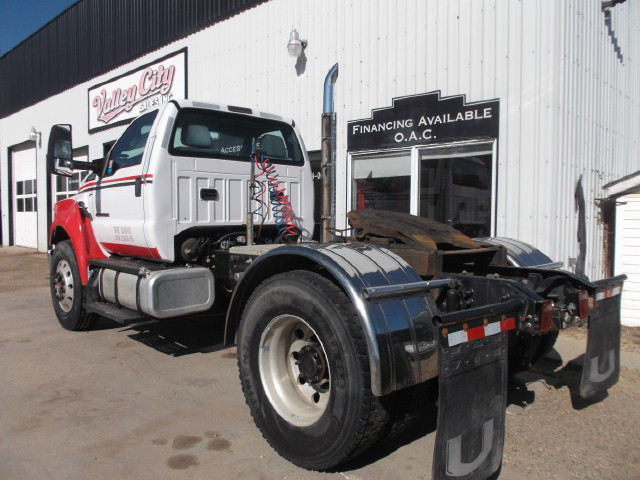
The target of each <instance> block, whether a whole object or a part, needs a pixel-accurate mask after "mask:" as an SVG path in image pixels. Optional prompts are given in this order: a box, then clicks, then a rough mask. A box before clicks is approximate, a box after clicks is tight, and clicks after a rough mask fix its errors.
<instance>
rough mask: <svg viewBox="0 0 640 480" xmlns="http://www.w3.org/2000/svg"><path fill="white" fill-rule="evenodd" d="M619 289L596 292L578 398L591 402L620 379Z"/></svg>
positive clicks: (590, 315)
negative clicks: (589, 399) (590, 400)
mask: <svg viewBox="0 0 640 480" xmlns="http://www.w3.org/2000/svg"><path fill="white" fill-rule="evenodd" d="M621 291H622V286H621V285H617V286H613V287H610V288H602V289H599V290H598V292H597V293H596V295H595V298H596V305H595V308H594V309H593V310H591V312H590V313H589V338H588V340H587V353H586V355H585V358H584V366H583V367H582V379H581V381H580V396H581V397H582V398H585V399H587V398H590V397H593V396H594V395H595V394H597V393H599V392H602V391H604V390H607V389H608V388H610V387H612V386H613V385H615V384H616V383H617V381H618V378H619V377H620V303H621V302H620V300H621V297H622V295H621Z"/></svg>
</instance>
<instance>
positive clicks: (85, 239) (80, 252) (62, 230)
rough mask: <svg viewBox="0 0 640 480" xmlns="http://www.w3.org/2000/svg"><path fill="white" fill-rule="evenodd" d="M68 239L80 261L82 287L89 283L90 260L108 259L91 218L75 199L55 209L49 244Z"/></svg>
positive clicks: (60, 203)
mask: <svg viewBox="0 0 640 480" xmlns="http://www.w3.org/2000/svg"><path fill="white" fill-rule="evenodd" d="M66 238H68V239H69V240H71V243H72V244H73V250H74V252H75V254H76V259H77V261H78V270H79V271H80V280H81V282H82V285H85V286H86V285H87V283H88V282H89V260H93V259H96V258H106V256H105V254H104V253H103V252H102V250H101V249H100V247H99V246H98V242H96V239H95V236H94V234H93V228H92V226H91V217H90V216H89V214H88V213H85V212H84V211H83V208H82V206H81V205H78V203H77V202H76V201H75V200H73V199H70V198H69V199H66V200H62V201H60V202H57V203H56V204H55V206H54V208H53V222H52V223H51V227H50V228H49V244H50V245H51V246H52V247H53V248H55V244H56V243H58V242H59V241H61V240H63V239H66Z"/></svg>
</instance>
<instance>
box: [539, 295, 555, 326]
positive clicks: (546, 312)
mask: <svg viewBox="0 0 640 480" xmlns="http://www.w3.org/2000/svg"><path fill="white" fill-rule="evenodd" d="M552 323H553V301H552V300H547V301H546V302H544V304H543V305H542V314H541V315H540V331H541V332H547V331H549V330H550V329H551V324H552Z"/></svg>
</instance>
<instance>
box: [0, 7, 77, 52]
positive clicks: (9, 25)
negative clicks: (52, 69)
mask: <svg viewBox="0 0 640 480" xmlns="http://www.w3.org/2000/svg"><path fill="white" fill-rule="evenodd" d="M76 1H77V0H0V55H4V54H5V53H7V52H8V51H9V50H11V49H12V48H13V47H15V46H16V45H18V44H19V43H20V42H21V41H22V40H24V39H25V38H27V37H28V36H29V35H31V34H32V33H33V32H35V31H36V30H38V29H39V28H40V27H42V26H43V25H44V24H45V23H47V22H48V21H50V20H53V18H55V17H56V16H57V15H58V14H60V13H62V12H63V11H64V10H66V9H67V8H68V7H70V6H71V5H73V4H74V3H76Z"/></svg>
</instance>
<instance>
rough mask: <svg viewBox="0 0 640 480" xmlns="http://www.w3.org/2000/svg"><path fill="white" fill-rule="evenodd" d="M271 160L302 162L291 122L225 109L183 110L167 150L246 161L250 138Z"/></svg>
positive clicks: (175, 152)
mask: <svg viewBox="0 0 640 480" xmlns="http://www.w3.org/2000/svg"><path fill="white" fill-rule="evenodd" d="M254 139H255V140H256V141H259V142H260V145H261V151H262V152H263V153H264V154H265V156H266V157H268V158H269V159H270V160H271V161H272V162H273V163H284V164H289V165H291V164H293V165H302V164H303V163H304V156H303V154H302V149H301V148H300V144H299V143H298V139H297V137H296V135H295V132H294V131H293V128H292V127H291V125H288V124H287V123H285V122H279V121H276V120H270V119H263V118H256V117H251V116H248V115H237V114H231V113H227V112H217V111H207V110H199V109H186V108H185V109H183V110H182V111H181V112H180V115H179V116H178V119H177V120H176V125H175V128H174V131H173V137H172V139H171V143H170V148H169V153H171V154H172V155H177V156H187V157H203V158H219V159H225V160H242V161H247V160H248V159H249V155H250V154H251V145H252V141H253V140H254Z"/></svg>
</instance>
